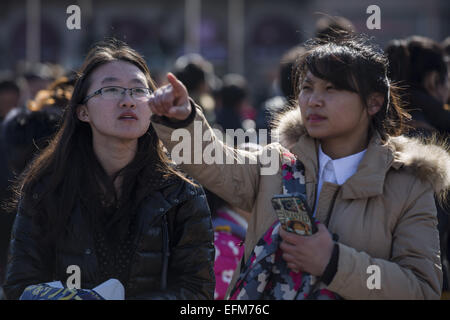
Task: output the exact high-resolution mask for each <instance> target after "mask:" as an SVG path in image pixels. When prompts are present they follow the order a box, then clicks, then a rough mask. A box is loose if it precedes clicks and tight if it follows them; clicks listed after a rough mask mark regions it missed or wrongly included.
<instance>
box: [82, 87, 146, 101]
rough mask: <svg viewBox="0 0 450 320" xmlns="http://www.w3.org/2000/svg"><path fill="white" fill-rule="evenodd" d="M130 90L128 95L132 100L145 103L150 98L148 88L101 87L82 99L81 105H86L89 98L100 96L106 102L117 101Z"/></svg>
mask: <svg viewBox="0 0 450 320" xmlns="http://www.w3.org/2000/svg"><path fill="white" fill-rule="evenodd" d="M128 90H130V95H131V97H132V98H133V99H135V100H139V101H145V100H147V99H148V98H149V97H150V94H151V93H152V90H150V89H149V88H124V87H119V86H108V87H103V88H100V89H98V90H97V91H95V92H94V93H92V94H90V95H88V96H87V97H86V98H84V100H83V103H86V102H87V101H88V100H89V99H90V98H92V97H95V96H97V95H101V96H102V98H103V99H106V100H119V99H122V98H123V97H124V96H125V93H126V92H127V91H128Z"/></svg>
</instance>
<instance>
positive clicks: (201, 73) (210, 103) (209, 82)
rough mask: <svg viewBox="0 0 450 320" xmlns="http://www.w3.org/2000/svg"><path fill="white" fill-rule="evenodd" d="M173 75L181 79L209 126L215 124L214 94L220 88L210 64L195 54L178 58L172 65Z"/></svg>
mask: <svg viewBox="0 0 450 320" xmlns="http://www.w3.org/2000/svg"><path fill="white" fill-rule="evenodd" d="M173 74H174V75H175V76H176V77H177V78H179V79H182V80H181V81H183V83H184V84H185V85H186V88H187V89H188V91H189V94H190V95H191V96H192V97H193V98H194V97H195V101H198V103H199V105H200V106H201V107H202V108H203V111H204V112H205V116H206V117H207V119H208V121H210V123H211V124H214V123H215V122H216V110H215V107H216V106H215V100H214V94H215V93H216V90H218V87H220V80H219V79H218V78H217V77H216V76H215V74H214V68H213V65H212V64H211V62H209V61H208V60H206V59H205V58H203V57H202V56H201V55H199V54H197V53H191V54H187V55H184V56H181V57H179V58H178V59H177V60H176V61H175V64H174V68H173Z"/></svg>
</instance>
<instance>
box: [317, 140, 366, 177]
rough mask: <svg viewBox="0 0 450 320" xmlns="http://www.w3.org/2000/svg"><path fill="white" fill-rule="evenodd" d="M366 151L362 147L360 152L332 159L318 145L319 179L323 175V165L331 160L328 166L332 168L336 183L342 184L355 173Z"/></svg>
mask: <svg viewBox="0 0 450 320" xmlns="http://www.w3.org/2000/svg"><path fill="white" fill-rule="evenodd" d="M366 151H367V149H364V150H363V151H361V152H358V153H355V154H352V155H349V156H347V157H344V158H340V159H335V160H333V159H331V158H330V157H329V156H328V155H326V154H325V153H324V152H323V150H322V146H321V145H319V179H321V178H322V177H323V171H324V169H325V166H326V165H327V163H328V162H329V161H331V164H332V165H331V166H329V168H330V169H332V170H334V174H335V176H336V180H337V184H339V185H342V184H344V183H345V181H347V179H348V178H350V177H351V176H352V175H354V174H355V172H356V170H357V169H358V165H359V163H360V162H361V160H362V158H363V157H364V154H365V153H366Z"/></svg>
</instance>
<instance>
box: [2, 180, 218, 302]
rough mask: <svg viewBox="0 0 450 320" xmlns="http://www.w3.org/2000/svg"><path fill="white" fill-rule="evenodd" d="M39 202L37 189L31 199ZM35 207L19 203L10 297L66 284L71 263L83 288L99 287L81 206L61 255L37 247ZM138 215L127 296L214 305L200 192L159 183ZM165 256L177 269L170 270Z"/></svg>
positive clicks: (6, 288) (209, 249)
mask: <svg viewBox="0 0 450 320" xmlns="http://www.w3.org/2000/svg"><path fill="white" fill-rule="evenodd" d="M39 198H40V193H39V190H36V193H35V194H33V199H34V200H35V201H39ZM33 207H34V204H33V203H30V204H28V205H26V204H24V203H23V202H21V203H20V204H19V212H18V216H17V219H16V221H15V224H14V229H13V235H12V240H11V249H10V250H11V254H12V256H14V257H16V258H15V259H14V260H12V261H10V262H9V264H8V269H7V276H6V282H5V285H4V291H5V295H6V297H7V298H8V299H17V298H19V296H20V295H21V293H22V292H23V290H24V289H25V287H26V286H28V285H31V284H37V283H44V282H50V281H53V280H60V281H62V282H63V283H65V282H66V281H67V278H68V277H69V276H70V274H67V273H66V272H65V271H66V269H67V267H68V266H70V265H78V266H79V267H80V270H81V287H82V288H83V289H84V288H87V289H90V288H93V287H95V286H96V285H98V284H99V283H101V282H102V280H101V279H100V275H99V274H98V271H97V270H98V267H97V265H98V263H99V262H98V257H97V254H96V251H95V250H94V239H93V236H92V233H91V232H89V230H90V229H89V224H88V222H87V221H86V219H85V218H84V216H83V214H82V210H81V208H80V205H77V206H76V208H75V209H74V211H73V214H72V215H71V221H70V228H69V229H70V232H69V234H68V235H67V236H66V238H65V240H64V247H63V248H62V247H61V248H59V249H58V248H50V247H46V246H44V245H42V244H40V242H39V239H40V235H39V228H38V226H37V225H36V224H34V223H33V218H32V210H33ZM136 214H137V216H136V218H137V225H138V226H139V230H138V232H137V234H136V236H135V237H134V240H133V246H134V248H135V249H136V250H135V253H134V255H133V257H132V263H131V264H130V269H129V270H128V281H127V282H126V283H124V287H125V295H126V296H125V298H126V299H212V298H213V292H214V284H215V282H214V274H213V273H212V268H211V267H210V266H211V263H210V261H214V247H213V243H212V239H213V236H212V227H211V216H210V212H209V208H208V206H207V202H206V201H205V195H204V192H203V189H202V188H201V187H196V186H194V185H192V184H189V183H187V182H186V181H182V180H181V179H176V180H173V179H167V180H161V182H160V183H159V184H158V186H157V187H156V188H155V189H154V190H153V191H152V192H151V193H149V194H148V196H147V197H146V198H145V199H144V200H143V202H142V204H141V205H140V206H139V210H138V211H137V213H136ZM205 243H208V244H209V245H208V244H207V245H204V244H205ZM192 244H199V245H192ZM200 244H202V245H200ZM161 248H163V250H161ZM166 258H167V259H170V260H171V261H170V266H172V267H169V269H168V270H167V271H166V272H165V271H164V268H166V267H167V266H168V262H165V259H166ZM166 282H167V283H166Z"/></svg>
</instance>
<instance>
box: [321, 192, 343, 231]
mask: <svg viewBox="0 0 450 320" xmlns="http://www.w3.org/2000/svg"><path fill="white" fill-rule="evenodd" d="M340 189H341V186H339V187H338V188H337V190H336V192H335V193H334V194H333V199H332V200H331V205H330V207H329V208H328V213H327V219H326V220H325V223H324V224H325V226H326V227H327V228H328V224H329V223H330V219H331V215H332V214H333V209H334V203H335V202H336V198H337V194H338V193H339V190H340Z"/></svg>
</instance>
